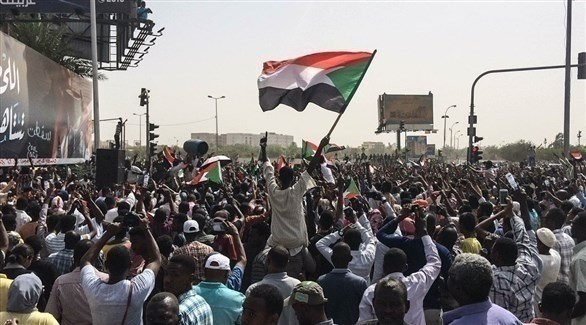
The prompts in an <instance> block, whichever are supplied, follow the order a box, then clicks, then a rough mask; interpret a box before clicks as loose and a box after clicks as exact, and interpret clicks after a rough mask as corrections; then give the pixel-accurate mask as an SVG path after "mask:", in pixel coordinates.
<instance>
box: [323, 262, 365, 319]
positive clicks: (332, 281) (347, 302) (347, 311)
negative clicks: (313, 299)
mask: <svg viewBox="0 0 586 325" xmlns="http://www.w3.org/2000/svg"><path fill="white" fill-rule="evenodd" d="M317 283H318V284H319V285H320V286H321V287H322V288H323V290H324V295H325V296H326V298H327V299H328V302H326V306H325V307H326V315H327V316H328V318H330V317H331V318H333V320H334V322H335V323H336V324H356V322H357V321H358V316H359V312H358V306H359V305H360V300H361V299H362V295H363V294H364V290H366V288H367V287H368V283H367V282H366V280H365V279H364V278H363V277H360V276H358V275H355V274H354V273H352V272H351V271H350V270H349V269H333V270H332V271H331V272H330V273H328V274H324V275H322V276H320V277H319V278H318V279H317Z"/></svg>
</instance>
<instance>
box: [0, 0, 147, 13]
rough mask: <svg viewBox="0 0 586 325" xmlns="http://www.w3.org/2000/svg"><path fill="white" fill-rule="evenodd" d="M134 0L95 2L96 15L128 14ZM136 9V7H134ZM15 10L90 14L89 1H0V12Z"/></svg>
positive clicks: (99, 0) (98, 0) (100, 0)
mask: <svg viewBox="0 0 586 325" xmlns="http://www.w3.org/2000/svg"><path fill="white" fill-rule="evenodd" d="M133 2H134V3H136V0H96V12H97V13H126V14H129V13H130V8H131V6H132V5H133ZM135 7H136V6H135ZM10 10H17V11H19V12H26V13H44V14H48V13H55V14H66V13H78V12H82V13H85V14H88V15H89V13H90V0H0V12H10Z"/></svg>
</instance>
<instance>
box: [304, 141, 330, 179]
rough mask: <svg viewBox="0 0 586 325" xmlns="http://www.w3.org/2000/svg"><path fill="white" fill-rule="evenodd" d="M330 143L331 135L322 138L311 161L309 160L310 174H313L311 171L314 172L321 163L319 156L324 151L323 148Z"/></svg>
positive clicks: (308, 168) (308, 171)
mask: <svg viewBox="0 0 586 325" xmlns="http://www.w3.org/2000/svg"><path fill="white" fill-rule="evenodd" d="M328 143H330V138H329V137H327V136H326V137H324V138H323V139H321V142H320V143H319V147H317V151H316V152H315V154H314V155H313V157H312V158H311V161H310V162H309V166H307V173H309V174H310V175H311V173H313V171H314V170H315V168H316V167H317V165H318V164H319V158H320V156H321V152H322V150H323V148H324V147H325V146H326V145H327V144H328Z"/></svg>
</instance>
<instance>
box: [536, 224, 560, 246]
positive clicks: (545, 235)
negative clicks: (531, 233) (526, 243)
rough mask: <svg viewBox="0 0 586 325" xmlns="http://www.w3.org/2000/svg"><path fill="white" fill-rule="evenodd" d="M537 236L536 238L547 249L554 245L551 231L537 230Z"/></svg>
mask: <svg viewBox="0 0 586 325" xmlns="http://www.w3.org/2000/svg"><path fill="white" fill-rule="evenodd" d="M535 233H536V234H537V238H539V240H540V241H541V242H542V243H543V244H544V245H545V246H547V247H549V248H552V247H553V245H555V242H556V238H555V235H554V233H553V231H551V230H549V229H547V228H539V229H537V231H536V232H535Z"/></svg>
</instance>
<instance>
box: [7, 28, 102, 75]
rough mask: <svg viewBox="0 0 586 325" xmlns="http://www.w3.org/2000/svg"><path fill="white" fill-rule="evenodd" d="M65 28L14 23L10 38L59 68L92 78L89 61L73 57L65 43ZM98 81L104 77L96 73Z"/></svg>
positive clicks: (71, 51)
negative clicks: (53, 62)
mask: <svg viewBox="0 0 586 325" xmlns="http://www.w3.org/2000/svg"><path fill="white" fill-rule="evenodd" d="M66 31H67V27H66V26H64V25H56V24H53V23H48V22H40V21H39V22H16V23H14V24H13V25H12V26H11V28H10V34H11V36H12V37H14V38H16V39H17V40H19V41H21V42H22V43H24V44H26V45H27V46H29V47H31V48H32V49H34V50H35V51H37V52H39V53H41V54H42V55H44V56H46V57H48V58H49V59H51V60H53V61H55V62H56V63H58V64H60V65H61V66H63V67H65V68H67V69H69V70H71V71H73V72H74V73H76V74H78V75H80V76H82V77H84V78H91V77H92V64H91V61H89V60H86V59H81V58H78V57H75V55H76V53H75V52H74V51H73V50H72V49H71V47H70V46H69V44H68V42H67V41H66ZM98 79H99V80H105V79H106V76H105V75H104V74H102V73H98Z"/></svg>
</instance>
